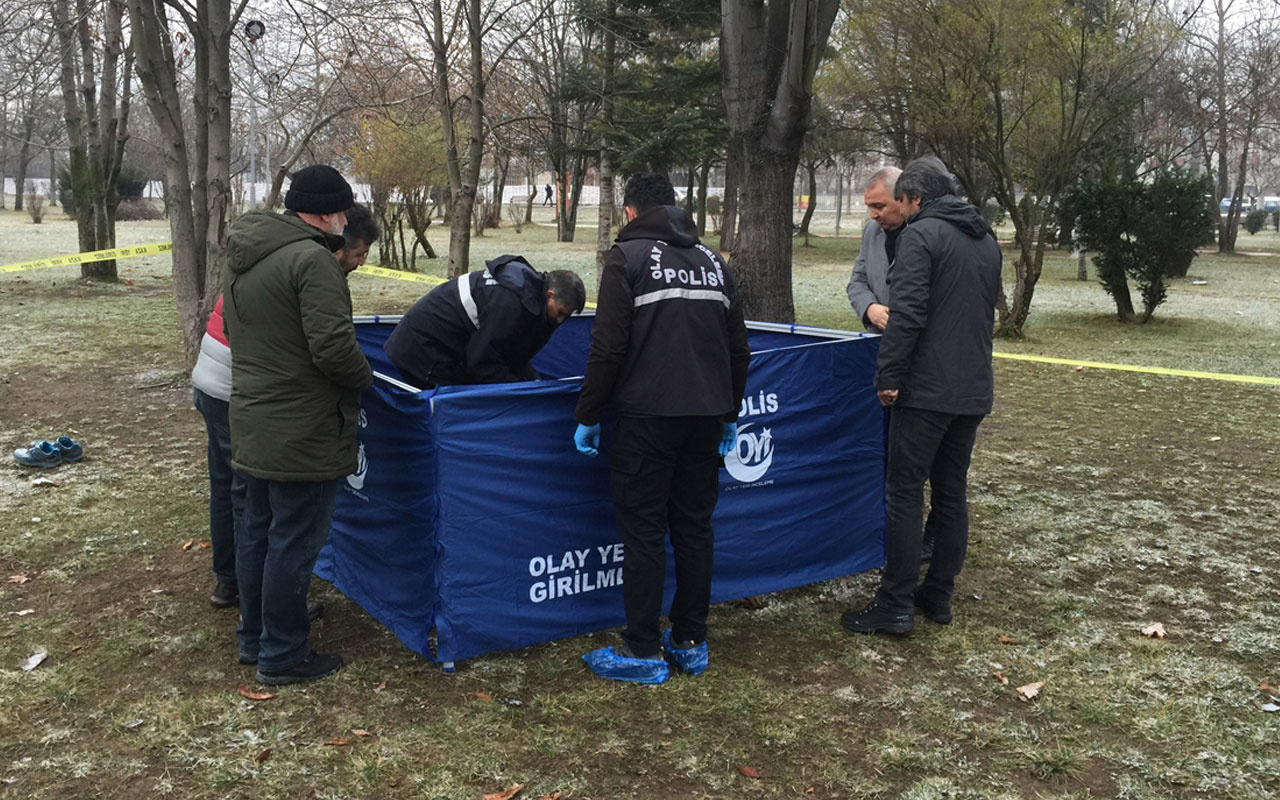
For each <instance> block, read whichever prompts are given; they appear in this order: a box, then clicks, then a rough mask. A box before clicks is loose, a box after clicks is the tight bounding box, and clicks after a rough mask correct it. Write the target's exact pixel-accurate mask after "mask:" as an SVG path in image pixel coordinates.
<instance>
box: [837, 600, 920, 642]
mask: <svg viewBox="0 0 1280 800" xmlns="http://www.w3.org/2000/svg"><path fill="white" fill-rule="evenodd" d="M840 624H841V625H843V626H844V627H845V629H846V630H850V631H853V632H854V633H890V634H893V635H895V636H901V635H903V634H906V633H911V631H912V629H913V628H915V626H916V617H915V614H913V613H912V612H910V611H891V610H889V609H887V608H885V607H884V606H882V605H880V604H879V603H876V602H873V603H872V604H871V605H869V606H867V607H866V608H864V609H862V610H861V611H846V612H844V614H842V615H841V616H840Z"/></svg>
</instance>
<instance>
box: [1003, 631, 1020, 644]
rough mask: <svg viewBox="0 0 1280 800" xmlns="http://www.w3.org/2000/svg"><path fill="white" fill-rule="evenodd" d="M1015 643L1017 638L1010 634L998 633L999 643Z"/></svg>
mask: <svg viewBox="0 0 1280 800" xmlns="http://www.w3.org/2000/svg"><path fill="white" fill-rule="evenodd" d="M1017 643H1018V640H1017V639H1015V638H1013V637H1012V636H1005V635H1004V634H1003V633H1002V634H1000V644H1017Z"/></svg>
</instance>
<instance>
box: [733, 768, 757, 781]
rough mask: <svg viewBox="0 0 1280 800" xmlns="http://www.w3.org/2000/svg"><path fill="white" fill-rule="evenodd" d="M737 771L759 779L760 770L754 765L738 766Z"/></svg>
mask: <svg viewBox="0 0 1280 800" xmlns="http://www.w3.org/2000/svg"><path fill="white" fill-rule="evenodd" d="M738 772H741V773H742V774H743V775H745V776H747V777H748V778H756V779H759V777H760V772H759V771H758V770H757V769H756V768H755V767H747V766H742V767H738Z"/></svg>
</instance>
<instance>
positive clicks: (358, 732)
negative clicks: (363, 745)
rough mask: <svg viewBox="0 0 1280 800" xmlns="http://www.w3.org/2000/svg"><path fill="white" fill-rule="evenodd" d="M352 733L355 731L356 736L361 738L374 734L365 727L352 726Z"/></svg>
mask: <svg viewBox="0 0 1280 800" xmlns="http://www.w3.org/2000/svg"><path fill="white" fill-rule="evenodd" d="M351 733H353V734H354V735H356V736H359V737H360V738H361V739H363V738H364V737H366V736H372V735H373V734H372V733H369V732H368V731H366V730H365V729H364V728H352V729H351Z"/></svg>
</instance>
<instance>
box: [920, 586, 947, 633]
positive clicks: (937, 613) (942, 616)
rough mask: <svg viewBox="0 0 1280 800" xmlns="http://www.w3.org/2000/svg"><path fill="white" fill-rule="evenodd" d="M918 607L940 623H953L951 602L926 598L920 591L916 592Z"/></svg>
mask: <svg viewBox="0 0 1280 800" xmlns="http://www.w3.org/2000/svg"><path fill="white" fill-rule="evenodd" d="M916 608H918V609H920V610H921V611H923V612H924V615H925V616H926V617H928V618H929V619H931V620H933V621H934V622H936V623H937V624H939V625H950V624H951V604H950V603H938V602H933V601H930V600H926V599H925V598H924V597H923V596H922V595H921V594H920V592H919V591H917V592H916Z"/></svg>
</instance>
